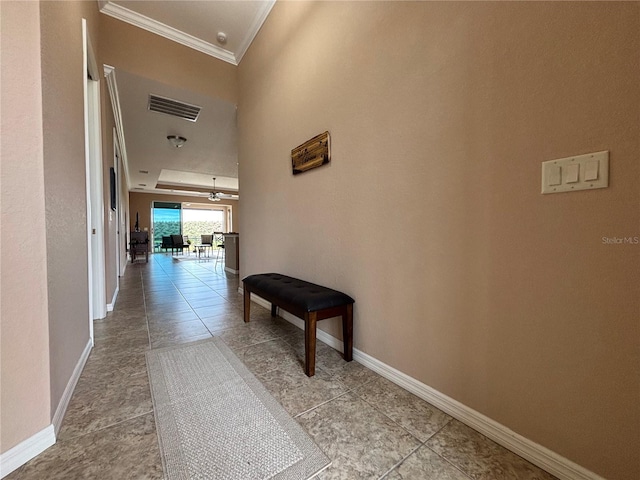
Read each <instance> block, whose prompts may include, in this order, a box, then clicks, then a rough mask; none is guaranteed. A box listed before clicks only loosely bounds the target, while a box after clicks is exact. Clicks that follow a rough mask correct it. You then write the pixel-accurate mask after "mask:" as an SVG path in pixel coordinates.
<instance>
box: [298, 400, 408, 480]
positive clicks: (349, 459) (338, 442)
mask: <svg viewBox="0 0 640 480" xmlns="http://www.w3.org/2000/svg"><path fill="white" fill-rule="evenodd" d="M297 418H298V421H299V423H300V424H301V425H302V426H303V427H304V428H305V430H306V431H307V432H308V433H309V435H311V437H312V438H313V439H314V440H315V442H316V443H317V444H318V446H320V448H322V450H323V451H324V452H325V453H326V454H327V456H328V457H329V458H331V460H332V462H333V463H332V464H331V466H330V467H329V468H328V469H327V470H325V471H324V472H322V473H321V474H320V475H319V478H320V479H322V480H327V479H351V480H359V479H378V478H380V477H381V476H382V475H384V474H385V473H386V472H388V471H389V470H390V469H391V468H392V467H393V466H394V465H396V464H397V463H398V462H399V461H400V460H402V459H403V458H404V457H406V456H408V455H409V454H410V453H411V452H412V451H413V450H415V449H416V447H418V446H419V445H420V442H419V441H418V439H416V438H415V437H414V436H412V435H411V434H409V433H408V432H407V431H406V430H405V429H403V428H401V427H399V426H398V425H397V424H396V423H395V422H393V421H391V420H390V419H389V418H388V417H386V416H384V415H382V414H381V413H380V412H378V411H377V410H375V409H374V408H373V407H371V406H370V405H369V404H367V403H365V402H364V401H363V400H361V399H360V398H358V397H357V396H355V395H353V394H350V393H346V394H344V395H343V396H341V397H338V398H336V399H335V400H333V401H331V402H329V403H325V404H324V405H322V406H320V407H318V408H316V409H314V410H311V411H310V412H306V413H303V414H302V415H300V416H299V417H297Z"/></svg>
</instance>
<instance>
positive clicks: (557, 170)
mask: <svg viewBox="0 0 640 480" xmlns="http://www.w3.org/2000/svg"><path fill="white" fill-rule="evenodd" d="M561 183H562V167H557V166H555V165H551V168H549V185H560V184H561Z"/></svg>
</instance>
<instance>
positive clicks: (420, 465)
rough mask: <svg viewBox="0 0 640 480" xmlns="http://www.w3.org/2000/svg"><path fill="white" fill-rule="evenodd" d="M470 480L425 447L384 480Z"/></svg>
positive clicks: (410, 456)
mask: <svg viewBox="0 0 640 480" xmlns="http://www.w3.org/2000/svg"><path fill="white" fill-rule="evenodd" d="M423 479H434V480H435V479H437V480H469V479H470V477H468V476H466V475H465V474H464V473H462V472H461V471H460V470H458V469H457V468H455V467H454V466H453V465H451V464H450V463H449V462H447V461H446V460H445V459H444V458H442V457H440V456H439V455H438V454H436V453H434V452H432V451H431V450H429V449H428V448H427V447H425V446H424V445H423V446H421V447H420V448H418V450H416V451H415V452H413V453H412V454H411V455H409V457H407V458H406V459H405V460H404V461H403V462H402V463H401V464H400V465H399V466H398V467H396V468H394V469H393V470H392V471H391V472H390V473H389V474H388V475H386V476H385V477H384V479H383V480H423Z"/></svg>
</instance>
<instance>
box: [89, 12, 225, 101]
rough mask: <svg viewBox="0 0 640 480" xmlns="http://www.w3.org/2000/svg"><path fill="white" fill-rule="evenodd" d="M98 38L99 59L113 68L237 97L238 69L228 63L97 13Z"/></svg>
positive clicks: (214, 95) (206, 93) (205, 93)
mask: <svg viewBox="0 0 640 480" xmlns="http://www.w3.org/2000/svg"><path fill="white" fill-rule="evenodd" d="M100 40H101V41H102V44H101V49H100V54H101V58H102V60H103V61H104V63H106V64H108V65H111V66H113V67H116V71H117V70H124V71H127V72H130V73H133V74H136V75H140V76H142V77H146V78H151V79H153V80H157V81H159V82H162V83H165V84H167V85H173V86H176V87H180V88H185V89H188V90H191V91H193V92H197V93H201V94H203V95H208V96H210V97H213V98H221V99H223V100H227V101H229V102H232V103H234V104H235V103H237V101H238V93H237V91H238V87H237V69H236V67H234V66H233V65H231V64H229V63H226V62H223V61H222V60H218V59H216V58H213V57H211V56H209V55H206V54H204V53H201V52H198V51H196V50H193V49H191V48H188V47H185V46H184V45H180V44H179V43H176V42H172V41H171V40H167V39H166V38H164V37H161V36H159V35H156V34H154V33H150V32H147V31H145V30H142V29H140V28H137V27H134V26H132V25H129V24H128V23H125V22H122V21H120V20H116V19H114V18H112V17H109V16H107V15H100ZM132 45H135V48H131V47H132Z"/></svg>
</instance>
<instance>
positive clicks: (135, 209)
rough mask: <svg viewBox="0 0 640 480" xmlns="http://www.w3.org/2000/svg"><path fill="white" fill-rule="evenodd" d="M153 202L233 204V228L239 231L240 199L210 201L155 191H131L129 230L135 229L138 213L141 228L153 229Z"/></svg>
mask: <svg viewBox="0 0 640 480" xmlns="http://www.w3.org/2000/svg"><path fill="white" fill-rule="evenodd" d="M152 202H187V203H202V204H207V203H208V204H210V205H211V206H212V207H217V206H220V205H230V206H231V226H230V227H231V230H230V231H233V232H237V231H238V228H239V221H238V201H237V200H220V201H219V202H215V204H214V203H212V202H209V201H208V200H207V199H206V198H202V197H189V196H185V195H157V194H153V193H139V192H130V193H129V211H130V212H131V213H130V218H129V231H133V228H134V226H135V224H136V213H138V214H139V215H138V218H139V226H140V230H144V229H145V228H148V229H149V231H151V204H152Z"/></svg>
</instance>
